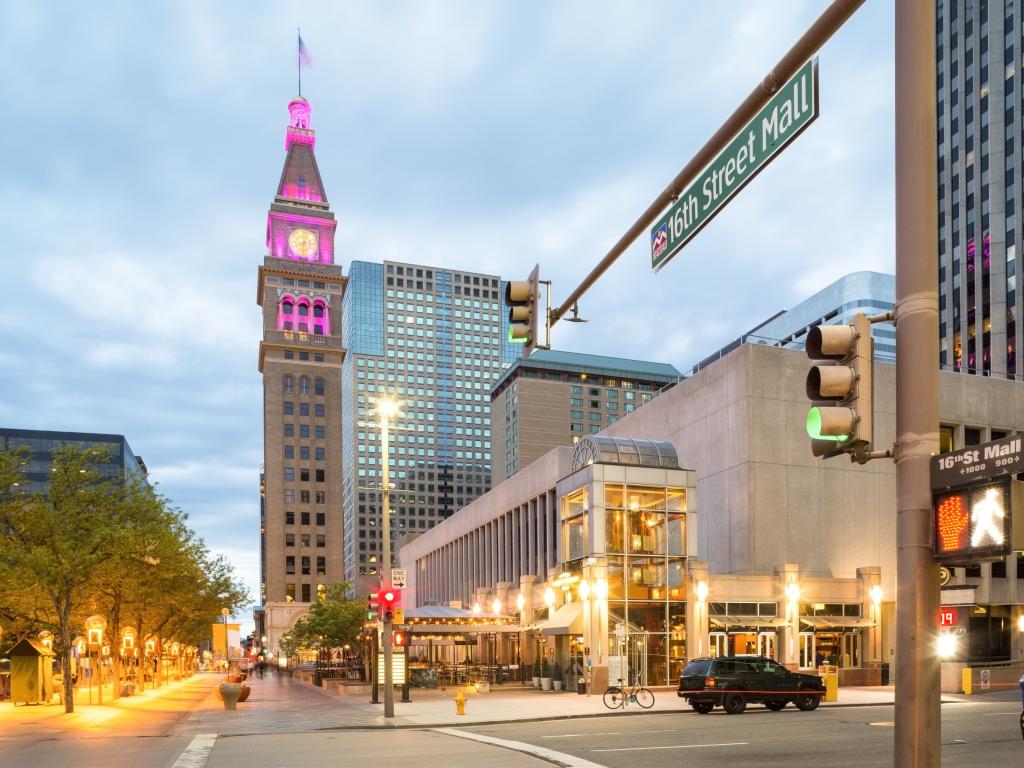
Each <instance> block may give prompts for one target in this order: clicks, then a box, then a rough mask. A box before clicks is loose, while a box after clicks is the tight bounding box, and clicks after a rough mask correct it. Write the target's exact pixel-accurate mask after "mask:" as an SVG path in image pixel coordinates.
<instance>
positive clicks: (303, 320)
mask: <svg viewBox="0 0 1024 768" xmlns="http://www.w3.org/2000/svg"><path fill="white" fill-rule="evenodd" d="M297 310H298V311H297V313H296V314H297V317H296V321H295V330H297V331H300V332H302V333H309V299H306V298H302V299H299V303H298V306H297Z"/></svg>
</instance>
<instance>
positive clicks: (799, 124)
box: [651, 58, 818, 271]
mask: <svg viewBox="0 0 1024 768" xmlns="http://www.w3.org/2000/svg"><path fill="white" fill-rule="evenodd" d="M817 116H818V60H817V59H816V58H815V59H812V60H811V61H808V62H807V63H806V64H804V65H803V67H801V68H800V71H798V72H797V73H796V74H795V75H793V77H792V78H791V79H790V80H789V82H787V83H786V84H785V85H784V86H783V87H782V88H781V89H780V90H779V92H778V93H776V94H775V95H774V96H773V97H772V99H771V101H769V102H768V103H767V104H766V105H765V107H764V109H762V110H761V111H760V112H758V113H757V115H756V116H755V117H754V119H753V120H752V121H750V122H749V123H747V125H746V126H745V127H744V128H743V130H742V131H740V133H739V135H738V136H737V137H736V138H735V139H733V141H732V143H731V144H729V146H728V147H726V148H725V149H724V150H723V151H722V152H721V154H719V155H718V157H716V158H715V159H714V160H713V161H712V162H711V164H710V165H709V166H708V167H707V168H705V169H704V171H703V172H702V173H701V175H700V176H698V177H697V179H696V180H695V181H694V182H693V183H692V184H690V186H689V187H687V188H686V190H685V191H684V192H683V193H682V195H680V197H679V200H678V201H676V203H675V204H674V205H673V206H672V207H671V208H670V209H669V211H668V213H666V214H665V215H664V216H662V217H661V218H660V219H659V220H658V223H657V224H655V225H654V228H653V229H652V230H651V267H652V268H653V269H654V270H655V271H657V270H659V269H661V268H662V267H663V266H665V264H666V263H668V260H669V259H671V258H672V257H673V256H674V255H675V254H676V252H678V251H679V249H680V248H682V247H683V246H684V245H686V243H687V242H689V240H690V239H691V238H692V237H693V236H694V235H696V234H697V233H698V232H700V231H701V229H703V228H704V225H706V224H707V223H708V222H709V221H711V219H713V218H714V217H715V214H717V213H718V212H719V211H720V210H722V208H724V207H725V204H726V203H727V202H729V200H730V199H732V197H733V196H734V195H736V193H737V192H739V191H740V190H741V189H743V187H745V186H746V185H747V183H748V182H749V181H750V180H751V179H752V178H754V177H755V176H756V175H757V174H758V173H759V172H760V171H761V169H763V168H764V167H765V166H766V165H768V163H769V162H771V159H772V158H773V157H775V155H777V154H778V153H779V152H781V151H782V150H783V149H784V148H785V147H786V145H787V144H789V143H790V142H791V141H792V140H793V139H795V138H796V137H797V136H799V135H800V133H801V132H802V131H803V130H804V129H805V128H806V127H807V126H808V125H810V124H811V123H812V122H813V121H814V119H815V118H816V117H817Z"/></svg>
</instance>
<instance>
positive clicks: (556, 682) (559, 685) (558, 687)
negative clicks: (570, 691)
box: [551, 680, 562, 691]
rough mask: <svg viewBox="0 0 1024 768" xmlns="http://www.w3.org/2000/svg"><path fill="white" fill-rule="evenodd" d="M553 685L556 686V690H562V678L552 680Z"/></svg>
mask: <svg viewBox="0 0 1024 768" xmlns="http://www.w3.org/2000/svg"><path fill="white" fill-rule="evenodd" d="M551 685H553V686H554V687H555V690H556V691H560V690H562V681H561V680H552V681H551Z"/></svg>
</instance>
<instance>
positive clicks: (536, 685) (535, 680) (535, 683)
mask: <svg viewBox="0 0 1024 768" xmlns="http://www.w3.org/2000/svg"><path fill="white" fill-rule="evenodd" d="M533 687H534V688H540V678H539V677H537V676H536V675H534V677H533Z"/></svg>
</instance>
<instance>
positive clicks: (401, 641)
mask: <svg viewBox="0 0 1024 768" xmlns="http://www.w3.org/2000/svg"><path fill="white" fill-rule="evenodd" d="M406 639H407V638H406V636H405V632H403V631H402V630H400V629H398V630H395V631H394V632H392V633H391V644H392V645H394V646H395V647H396V648H401V647H402V646H403V645H405V642H406Z"/></svg>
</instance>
